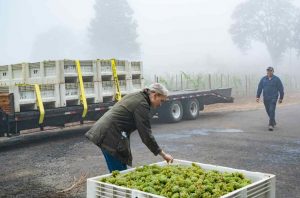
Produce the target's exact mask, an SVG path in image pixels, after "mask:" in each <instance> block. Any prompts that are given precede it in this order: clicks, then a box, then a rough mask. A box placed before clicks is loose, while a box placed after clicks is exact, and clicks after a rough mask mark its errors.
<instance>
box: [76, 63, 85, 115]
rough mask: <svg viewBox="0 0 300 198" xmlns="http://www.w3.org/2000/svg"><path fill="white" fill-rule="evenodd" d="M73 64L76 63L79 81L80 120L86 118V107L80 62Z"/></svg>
mask: <svg viewBox="0 0 300 198" xmlns="http://www.w3.org/2000/svg"><path fill="white" fill-rule="evenodd" d="M75 63H76V70H77V75H78V80H79V88H80V102H81V104H82V105H83V112H82V118H84V117H85V116H86V113H87V109H88V107H87V102H86V97H85V92H84V86H83V80H82V72H81V67H80V62H79V60H76V61H75Z"/></svg>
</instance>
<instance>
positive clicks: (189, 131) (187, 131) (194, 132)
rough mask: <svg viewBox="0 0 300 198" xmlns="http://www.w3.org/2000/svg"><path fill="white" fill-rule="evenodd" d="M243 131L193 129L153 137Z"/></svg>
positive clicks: (184, 136) (170, 137) (187, 136)
mask: <svg viewBox="0 0 300 198" xmlns="http://www.w3.org/2000/svg"><path fill="white" fill-rule="evenodd" d="M242 132H244V131H242V130H240V129H217V128H213V129H193V130H184V131H178V132H175V133H165V134H156V135H155V138H161V139H164V138H167V139H179V138H181V139H182V138H190V137H192V136H198V135H209V134H210V133H242Z"/></svg>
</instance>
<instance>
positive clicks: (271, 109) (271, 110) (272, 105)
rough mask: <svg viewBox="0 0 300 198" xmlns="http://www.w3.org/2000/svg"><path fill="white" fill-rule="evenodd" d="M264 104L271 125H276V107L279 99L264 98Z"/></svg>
mask: <svg viewBox="0 0 300 198" xmlns="http://www.w3.org/2000/svg"><path fill="white" fill-rule="evenodd" d="M264 104H265V108H266V111H267V114H268V116H269V119H270V121H269V125H271V126H274V125H275V124H276V121H275V109H276V104H277V99H270V100H264Z"/></svg>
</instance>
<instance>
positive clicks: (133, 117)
mask: <svg viewBox="0 0 300 198" xmlns="http://www.w3.org/2000/svg"><path fill="white" fill-rule="evenodd" d="M167 95H168V90H167V89H166V88H165V87H164V86H163V85H161V84H159V83H154V84H152V85H150V86H149V87H148V88H145V89H144V90H143V91H141V92H137V93H132V94H128V95H126V96H125V97H124V98H122V100H121V101H119V102H117V103H116V104H115V105H114V106H113V107H112V108H111V109H110V110H109V111H108V112H106V113H105V114H104V115H103V116H102V117H101V118H100V119H99V120H98V121H97V122H96V123H95V124H94V126H93V127H92V128H91V129H90V130H89V131H88V132H87V133H86V134H85V136H86V137H87V138H88V139H89V140H90V141H92V142H93V143H94V144H96V145H97V146H99V147H100V148H101V150H102V153H103V155H104V157H105V160H106V164H107V167H108V169H109V171H110V172H112V171H114V170H119V171H121V170H125V169H127V165H129V166H132V155H131V150H130V135H131V133H132V132H133V131H135V130H136V129H137V130H138V133H139V135H140V137H141V139H142V142H143V143H144V144H145V145H146V146H147V147H148V149H149V150H150V151H151V152H152V153H153V154H154V155H158V154H159V155H160V156H161V157H162V158H163V159H165V160H166V161H167V162H168V163H169V162H173V157H172V156H171V155H169V154H166V153H165V152H164V151H163V150H162V149H161V148H160V147H159V146H158V144H157V143H156V140H155V138H154V136H153V135H152V131H151V126H150V119H151V116H150V107H153V108H157V107H159V106H160V105H161V104H162V102H164V101H165V100H166V98H167Z"/></svg>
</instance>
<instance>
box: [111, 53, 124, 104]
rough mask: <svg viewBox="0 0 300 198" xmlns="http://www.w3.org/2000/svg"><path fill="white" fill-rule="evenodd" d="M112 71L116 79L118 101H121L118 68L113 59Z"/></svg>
mask: <svg viewBox="0 0 300 198" xmlns="http://www.w3.org/2000/svg"><path fill="white" fill-rule="evenodd" d="M111 69H112V73H113V77H114V83H115V87H116V98H115V99H116V101H120V100H121V99H122V94H121V91H120V84H119V79H118V74H117V67H116V60H115V59H111Z"/></svg>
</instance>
